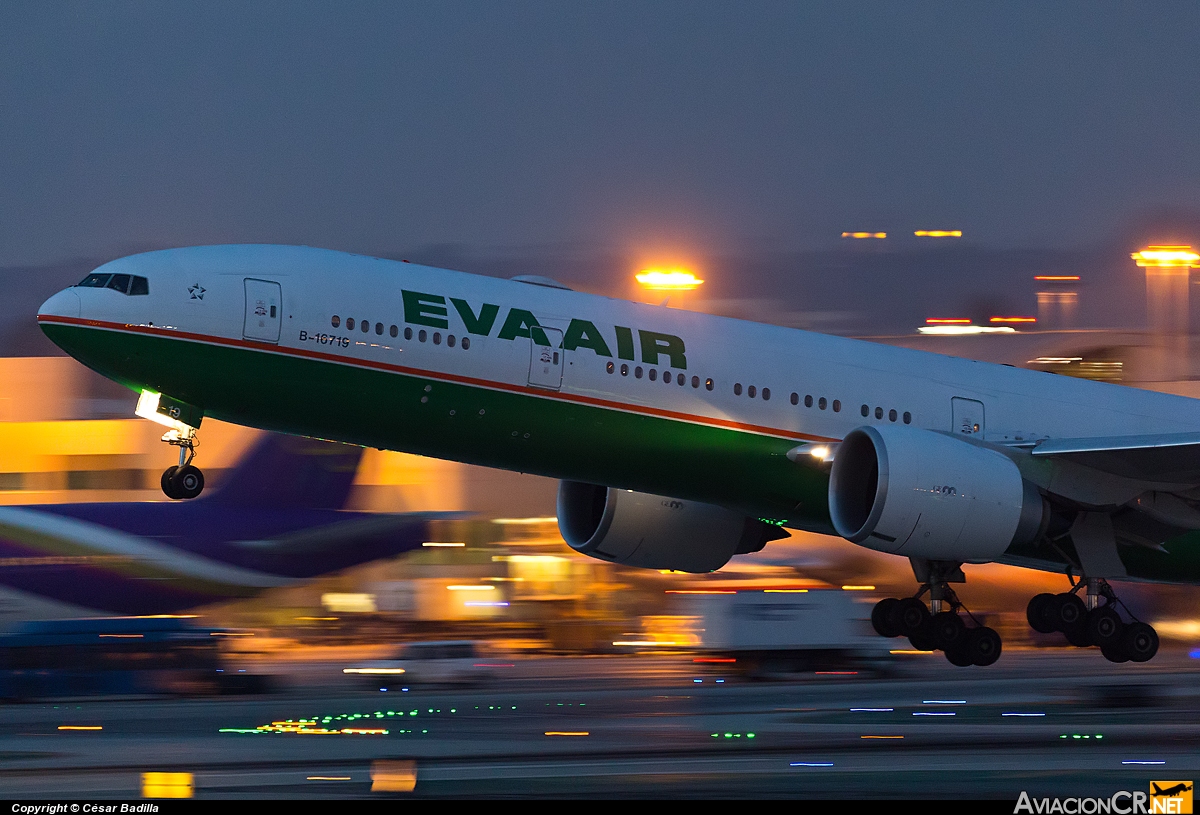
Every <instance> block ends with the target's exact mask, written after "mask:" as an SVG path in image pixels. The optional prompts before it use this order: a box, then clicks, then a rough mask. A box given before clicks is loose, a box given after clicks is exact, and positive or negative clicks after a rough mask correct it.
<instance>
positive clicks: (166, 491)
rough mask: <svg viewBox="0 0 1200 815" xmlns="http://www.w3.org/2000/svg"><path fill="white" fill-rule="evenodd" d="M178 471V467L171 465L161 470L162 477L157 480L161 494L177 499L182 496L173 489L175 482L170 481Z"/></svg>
mask: <svg viewBox="0 0 1200 815" xmlns="http://www.w3.org/2000/svg"><path fill="white" fill-rule="evenodd" d="M178 471H179V467H178V466H176V465H171V466H170V467H168V468H167V469H165V470H163V474H162V478H161V479H160V480H159V485H160V486H161V487H162V491H163V495H165V496H167V497H168V498H170V499H172V500H175V501H177V500H179V499H180V498H182V497H183V496H182V495H180V494H179V493H177V492H176V491H175V484H174V482H172V481H171V479H172V478H174V477H175V473H176V472H178Z"/></svg>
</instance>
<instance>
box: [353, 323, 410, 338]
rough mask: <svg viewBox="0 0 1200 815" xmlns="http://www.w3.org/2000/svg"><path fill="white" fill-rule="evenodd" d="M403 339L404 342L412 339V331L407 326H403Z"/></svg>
mask: <svg viewBox="0 0 1200 815" xmlns="http://www.w3.org/2000/svg"><path fill="white" fill-rule="evenodd" d="M350 327H351V328H353V327H354V326H350ZM404 339H406V340H411V339H412V329H411V328H409V327H408V326H404Z"/></svg>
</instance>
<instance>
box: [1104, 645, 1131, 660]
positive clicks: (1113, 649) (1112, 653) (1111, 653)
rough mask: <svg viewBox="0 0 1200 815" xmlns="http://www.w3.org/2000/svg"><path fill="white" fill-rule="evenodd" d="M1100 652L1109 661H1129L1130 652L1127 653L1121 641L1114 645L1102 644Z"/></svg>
mask: <svg viewBox="0 0 1200 815" xmlns="http://www.w3.org/2000/svg"><path fill="white" fill-rule="evenodd" d="M1100 653H1101V654H1103V655H1104V658H1105V659H1107V660H1108V661H1109V662H1116V663H1121V662H1128V661H1129V654H1128V653H1126V651H1125V648H1124V647H1123V646H1122V645H1121V643H1119V642H1118V643H1116V644H1113V645H1104V646H1101V648H1100Z"/></svg>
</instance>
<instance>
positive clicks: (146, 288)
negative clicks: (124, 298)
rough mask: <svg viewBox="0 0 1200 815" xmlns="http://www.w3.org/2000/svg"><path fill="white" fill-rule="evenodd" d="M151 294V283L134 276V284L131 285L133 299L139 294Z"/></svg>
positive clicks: (130, 292) (130, 291) (130, 290)
mask: <svg viewBox="0 0 1200 815" xmlns="http://www.w3.org/2000/svg"><path fill="white" fill-rule="evenodd" d="M149 293H150V281H149V280H147V279H146V278H144V277H142V276H140V275H134V276H133V282H132V283H130V284H129V295H130V296H131V297H134V296H137V295H139V294H149Z"/></svg>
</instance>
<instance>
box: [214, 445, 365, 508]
mask: <svg viewBox="0 0 1200 815" xmlns="http://www.w3.org/2000/svg"><path fill="white" fill-rule="evenodd" d="M362 453H363V448H361V447H356V446H354V445H350V444H341V443H339V442H330V441H321V440H319V439H309V438H304V437H302V436H285V435H282V434H279V433H264V434H263V436H262V437H261V438H260V439H259V440H258V441H256V442H255V443H254V445H253V446H252V447H251V448H250V450H249V451H248V452H247V453H246V454H245V455H244V456H242V458H241V459H240V460H239V461H238V463H237V465H236V466H235V467H234V468H233V469H232V470H230V471H229V472H228V473H227V474H226V476H225V478H224V479H222V483H221V484H220V486H219V488H218V489H215V490H213V491H212V493H211V494H209V495H206V496H204V497H203V498H201V499H200V500H202V501H205V502H209V503H213V504H225V505H233V506H247V507H248V506H270V507H272V508H274V509H301V508H303V509H342V508H344V507H345V505H346V501H347V499H348V498H349V497H350V488H351V485H352V484H353V483H354V475H355V473H356V472H357V471H358V463H359V461H360V460H361V459H362Z"/></svg>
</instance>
